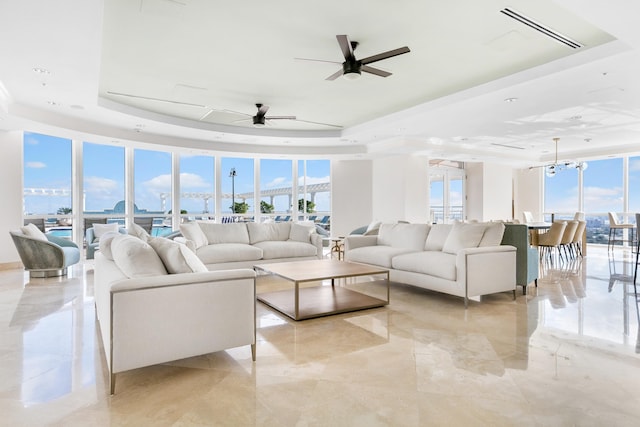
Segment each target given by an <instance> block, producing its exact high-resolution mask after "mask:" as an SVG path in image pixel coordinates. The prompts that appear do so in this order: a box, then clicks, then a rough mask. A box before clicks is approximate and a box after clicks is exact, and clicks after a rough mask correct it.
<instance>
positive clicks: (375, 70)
mask: <svg viewBox="0 0 640 427" xmlns="http://www.w3.org/2000/svg"><path fill="white" fill-rule="evenodd" d="M360 71H365V72H367V73H370V74H375V75H376V76H380V77H389V76H390V75H391V73H390V72H388V71H384V70H381V69H379V68H373V67H369V66H368V65H363V66H362V67H360Z"/></svg>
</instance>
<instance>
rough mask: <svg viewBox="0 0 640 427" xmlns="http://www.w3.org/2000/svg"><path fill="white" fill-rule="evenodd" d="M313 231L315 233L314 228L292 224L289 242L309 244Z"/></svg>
mask: <svg viewBox="0 0 640 427" xmlns="http://www.w3.org/2000/svg"><path fill="white" fill-rule="evenodd" d="M314 231H316V229H315V227H311V226H308V225H301V224H296V223H293V224H291V232H290V233H289V240H294V241H296V242H304V243H310V242H311V234H313V232H314Z"/></svg>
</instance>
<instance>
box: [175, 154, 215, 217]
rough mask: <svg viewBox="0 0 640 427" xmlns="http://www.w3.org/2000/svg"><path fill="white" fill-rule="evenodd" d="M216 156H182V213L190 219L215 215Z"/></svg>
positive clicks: (182, 215)
mask: <svg viewBox="0 0 640 427" xmlns="http://www.w3.org/2000/svg"><path fill="white" fill-rule="evenodd" d="M214 177H215V158H214V157H212V156H191V155H184V154H183V155H181V156H180V215H181V217H182V218H188V219H210V218H214V217H215V212H216V208H215V206H216V205H215V181H214Z"/></svg>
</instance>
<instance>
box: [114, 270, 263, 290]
mask: <svg viewBox="0 0 640 427" xmlns="http://www.w3.org/2000/svg"><path fill="white" fill-rule="evenodd" d="M255 277H256V273H255V272H254V271H253V270H250V269H248V268H242V269H237V270H218V271H206V272H201V273H182V274H167V275H164V276H147V277H137V278H134V279H123V280H117V281H115V282H113V283H112V284H111V292H122V291H131V290H138V289H145V288H161V287H165V286H180V285H192V284H194V283H205V282H221V281H226V280H239V279H254V278H255Z"/></svg>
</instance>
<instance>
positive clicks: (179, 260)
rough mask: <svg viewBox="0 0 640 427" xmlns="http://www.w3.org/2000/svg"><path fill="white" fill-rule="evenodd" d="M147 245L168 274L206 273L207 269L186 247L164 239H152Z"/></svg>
mask: <svg viewBox="0 0 640 427" xmlns="http://www.w3.org/2000/svg"><path fill="white" fill-rule="evenodd" d="M149 245H151V247H152V248H153V249H154V250H155V251H156V253H157V254H158V255H159V256H160V259H161V260H162V263H163V264H164V267H165V268H166V269H167V271H168V272H169V274H180V273H201V272H206V271H208V270H207V267H206V266H205V265H204V264H203V263H202V261H200V258H198V257H197V256H196V254H195V253H193V252H192V251H191V249H189V248H187V246H186V245H183V244H181V243H178V242H175V241H173V240H169V239H165V238H164V237H152V238H150V239H149Z"/></svg>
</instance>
